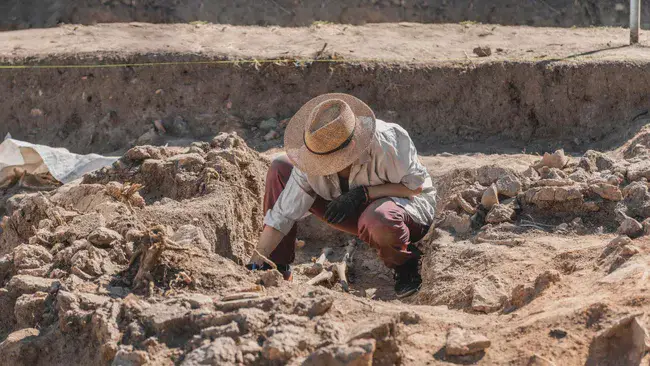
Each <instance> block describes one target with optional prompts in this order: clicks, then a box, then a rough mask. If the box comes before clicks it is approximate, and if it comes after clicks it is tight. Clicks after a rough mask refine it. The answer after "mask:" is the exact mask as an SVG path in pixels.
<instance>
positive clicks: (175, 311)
mask: <svg viewBox="0 0 650 366" xmlns="http://www.w3.org/2000/svg"><path fill="white" fill-rule="evenodd" d="M142 319H143V322H144V323H145V324H146V325H147V326H149V327H150V328H151V329H153V330H155V331H156V332H157V333H163V332H165V331H169V330H172V329H180V328H183V327H184V326H185V325H187V324H188V323H189V321H190V317H189V309H187V308H186V307H183V306H181V305H179V304H163V303H159V304H155V305H152V306H150V307H148V308H147V309H144V310H143V311H142Z"/></svg>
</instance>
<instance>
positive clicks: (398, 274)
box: [395, 258, 422, 299]
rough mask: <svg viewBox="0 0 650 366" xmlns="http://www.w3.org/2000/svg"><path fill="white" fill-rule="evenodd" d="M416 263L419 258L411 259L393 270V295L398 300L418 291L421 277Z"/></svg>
mask: <svg viewBox="0 0 650 366" xmlns="http://www.w3.org/2000/svg"><path fill="white" fill-rule="evenodd" d="M418 263H419V258H413V259H409V260H408V261H407V262H406V263H404V264H402V265H401V266H398V267H396V268H395V293H396V294H397V298H398V299H402V298H405V297H408V296H411V295H413V294H415V293H416V292H418V290H420V286H421V285H422V277H420V272H419V270H418Z"/></svg>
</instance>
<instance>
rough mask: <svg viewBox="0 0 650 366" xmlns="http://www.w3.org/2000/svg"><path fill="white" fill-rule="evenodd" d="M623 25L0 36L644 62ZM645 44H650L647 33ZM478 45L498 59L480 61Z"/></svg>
mask: <svg viewBox="0 0 650 366" xmlns="http://www.w3.org/2000/svg"><path fill="white" fill-rule="evenodd" d="M628 37H629V32H628V30H626V29H622V28H583V29H558V28H532V27H507V26H498V25H480V24H441V25H426V24H415V23H399V24H372V25H364V26H350V25H315V26H311V27H307V28H280V27H238V26H229V25H149V24H147V25H145V24H141V23H130V24H101V25H96V26H77V25H65V26H61V27H58V28H55V29H33V30H22V31H13V32H3V33H0V59H2V60H3V61H4V62H5V63H12V62H16V63H21V61H20V60H22V59H25V58H30V59H32V58H35V59H39V58H46V57H56V56H58V57H64V56H73V58H74V57H78V58H80V60H79V61H78V62H79V63H82V62H83V61H82V59H83V57H84V55H91V54H92V55H93V56H95V57H97V56H101V55H104V56H119V57H121V58H128V57H129V56H131V55H141V54H156V53H164V54H184V55H187V56H188V57H190V56H192V57H196V58H198V59H202V60H205V59H216V58H228V59H260V60H264V59H287V58H288V59H291V58H305V59H311V58H314V57H315V56H317V53H318V52H319V51H321V50H322V49H323V46H324V45H325V44H327V47H326V48H325V51H324V53H323V55H324V56H333V55H334V57H335V58H336V59H344V60H346V61H353V60H359V61H379V62H391V61H396V62H397V61H399V62H416V63H429V62H445V61H459V62H464V61H468V60H470V61H471V62H486V61H497V60H499V61H505V60H517V61H522V60H530V61H535V60H537V61H538V60H544V59H548V60H555V59H560V60H577V59H598V60H601V59H618V60H620V59H624V60H644V59H647V58H648V57H649V56H650V49H649V48H647V47H644V46H637V47H628V44H629V43H628ZM640 43H641V45H644V44H650V37H649V36H648V35H647V33H644V32H642V33H641V40H640ZM477 46H487V47H490V49H491V56H489V57H481V58H479V57H478V56H477V55H475V54H474V53H473V49H474V48H475V47H477Z"/></svg>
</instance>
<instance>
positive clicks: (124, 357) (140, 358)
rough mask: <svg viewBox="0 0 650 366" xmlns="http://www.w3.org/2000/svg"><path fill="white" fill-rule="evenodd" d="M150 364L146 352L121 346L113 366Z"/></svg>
mask: <svg viewBox="0 0 650 366" xmlns="http://www.w3.org/2000/svg"><path fill="white" fill-rule="evenodd" d="M147 363H149V355H148V354H147V352H145V351H140V350H133V346H120V349H119V350H118V351H117V353H116V354H115V358H114V359H113V363H112V364H111V366H140V365H145V364H147Z"/></svg>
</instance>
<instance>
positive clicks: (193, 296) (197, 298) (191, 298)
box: [179, 293, 214, 309]
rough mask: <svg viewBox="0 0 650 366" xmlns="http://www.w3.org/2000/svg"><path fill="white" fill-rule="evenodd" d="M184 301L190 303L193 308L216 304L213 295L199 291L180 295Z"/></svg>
mask: <svg viewBox="0 0 650 366" xmlns="http://www.w3.org/2000/svg"><path fill="white" fill-rule="evenodd" d="M179 299H180V300H181V301H183V302H187V303H189V304H190V306H191V307H192V309H199V308H203V307H211V306H212V304H214V301H213V299H212V297H210V296H208V295H203V294H199V293H186V294H182V295H180V296H179Z"/></svg>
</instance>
